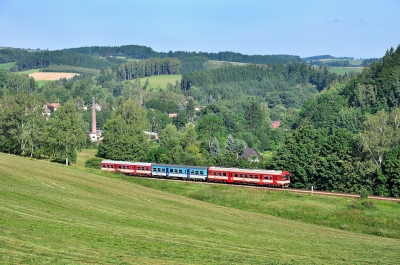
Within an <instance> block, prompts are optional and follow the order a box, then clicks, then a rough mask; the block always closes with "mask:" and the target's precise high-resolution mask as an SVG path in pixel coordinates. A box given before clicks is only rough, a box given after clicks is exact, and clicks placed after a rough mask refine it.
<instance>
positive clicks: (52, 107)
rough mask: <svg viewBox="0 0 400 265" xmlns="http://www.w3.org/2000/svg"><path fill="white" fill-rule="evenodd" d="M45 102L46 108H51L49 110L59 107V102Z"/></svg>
mask: <svg viewBox="0 0 400 265" xmlns="http://www.w3.org/2000/svg"><path fill="white" fill-rule="evenodd" d="M46 104H47V108H49V109H50V110H51V112H53V111H55V110H57V109H58V107H60V104H59V103H46Z"/></svg>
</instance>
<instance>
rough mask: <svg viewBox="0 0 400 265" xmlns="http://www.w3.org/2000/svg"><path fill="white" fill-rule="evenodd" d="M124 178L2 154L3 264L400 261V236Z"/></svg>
mask: <svg viewBox="0 0 400 265" xmlns="http://www.w3.org/2000/svg"><path fill="white" fill-rule="evenodd" d="M124 178H125V177H124ZM124 178H120V177H119V175H116V174H110V173H105V172H101V171H100V170H86V171H85V170H83V169H80V168H79V167H66V166H63V165H59V164H54V163H49V162H46V161H36V160H30V159H27V158H21V157H15V156H11V155H7V154H2V153H0V179H1V185H0V264H398V261H399V260H400V241H399V240H398V239H391V238H384V237H378V236H370V235H363V234H357V233H352V232H349V231H343V230H338V229H331V228H324V227H321V226H317V225H313V224H305V223H302V222H298V221H293V220H287V219H283V218H279V217H274V216H271V215H267V214H262V213H255V212H249V211H244V210H240V209H234V208H231V207H224V206H219V205H215V204H211V203H207V202H202V201H199V200H196V199H191V198H187V197H183V196H180V195H176V194H171V193H168V192H164V191H160V190H155V189H152V188H148V187H143V186H140V185H137V184H134V183H130V182H128V181H126V180H124ZM165 183H166V182H165Z"/></svg>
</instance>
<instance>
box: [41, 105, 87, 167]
mask: <svg viewBox="0 0 400 265" xmlns="http://www.w3.org/2000/svg"><path fill="white" fill-rule="evenodd" d="M56 114H57V115H56V117H54V118H51V119H50V120H49V122H48V124H47V127H46V132H45V135H46V147H47V151H46V153H47V154H48V155H49V157H50V158H56V159H65V165H67V166H68V165H69V164H70V162H76V157H77V152H78V151H80V150H81V149H82V147H83V146H84V145H85V143H86V141H87V137H88V135H87V134H86V133H85V131H84V130H83V129H82V128H83V120H82V117H81V116H79V115H78V113H77V111H76V108H75V106H74V105H73V104H72V103H67V104H65V105H64V106H61V107H60V108H59V109H58V110H57V111H56Z"/></svg>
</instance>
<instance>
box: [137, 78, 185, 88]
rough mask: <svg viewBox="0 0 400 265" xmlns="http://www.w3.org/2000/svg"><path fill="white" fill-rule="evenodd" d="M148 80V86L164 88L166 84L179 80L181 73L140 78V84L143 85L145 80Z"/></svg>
mask: <svg viewBox="0 0 400 265" xmlns="http://www.w3.org/2000/svg"><path fill="white" fill-rule="evenodd" d="M147 80H149V85H150V87H149V88H152V89H158V88H162V89H165V88H166V87H167V84H171V85H173V86H174V85H175V83H176V81H178V82H180V81H181V80H182V75H155V76H149V77H144V78H140V84H141V85H142V86H144V84H145V83H146V81H147Z"/></svg>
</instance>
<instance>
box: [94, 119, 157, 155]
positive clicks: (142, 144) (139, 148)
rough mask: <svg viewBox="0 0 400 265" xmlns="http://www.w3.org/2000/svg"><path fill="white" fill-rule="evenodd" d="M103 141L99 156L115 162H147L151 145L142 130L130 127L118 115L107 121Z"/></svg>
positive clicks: (100, 145)
mask: <svg viewBox="0 0 400 265" xmlns="http://www.w3.org/2000/svg"><path fill="white" fill-rule="evenodd" d="M103 131H104V132H103V140H102V141H101V142H100V144H99V148H98V155H99V156H100V157H104V158H109V159H114V160H128V161H146V160H147V157H148V151H149V144H148V141H147V137H146V135H145V134H144V132H143V131H142V130H140V129H139V128H136V127H135V126H134V125H130V126H129V125H128V124H127V123H126V122H125V120H124V119H123V118H122V117H121V116H120V115H118V116H117V117H114V118H112V119H110V120H108V121H107V123H106V124H105V125H104V128H103Z"/></svg>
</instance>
